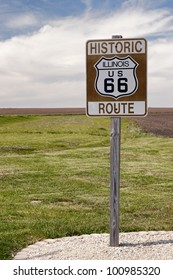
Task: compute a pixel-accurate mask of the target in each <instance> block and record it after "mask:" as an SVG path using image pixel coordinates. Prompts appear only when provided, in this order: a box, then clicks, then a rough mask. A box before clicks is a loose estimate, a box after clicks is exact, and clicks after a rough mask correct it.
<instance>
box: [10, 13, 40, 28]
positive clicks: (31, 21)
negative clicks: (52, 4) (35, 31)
mask: <svg viewBox="0 0 173 280" xmlns="http://www.w3.org/2000/svg"><path fill="white" fill-rule="evenodd" d="M37 23H38V19H37V17H36V16H35V15H34V14H32V13H25V14H21V15H18V14H17V15H15V16H11V17H9V18H8V20H7V21H6V23H5V25H6V27H9V28H12V29H16V28H18V29H23V28H26V27H31V26H35V25H36V24H37Z"/></svg>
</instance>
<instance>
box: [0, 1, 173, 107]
mask: <svg viewBox="0 0 173 280" xmlns="http://www.w3.org/2000/svg"><path fill="white" fill-rule="evenodd" d="M117 34H118V35H119V34H120V35H122V36H123V38H146V40H147V41H148V106H149V107H173V77H172V76H173V55H172V52H173V1H172V0H103V1H102V0H73V1H72V0H37V1H36V0H0V108H24V107H25V108H60V107H85V106H86V54H85V52H86V51H85V48H86V41H87V40H90V39H109V38H111V37H112V35H117Z"/></svg>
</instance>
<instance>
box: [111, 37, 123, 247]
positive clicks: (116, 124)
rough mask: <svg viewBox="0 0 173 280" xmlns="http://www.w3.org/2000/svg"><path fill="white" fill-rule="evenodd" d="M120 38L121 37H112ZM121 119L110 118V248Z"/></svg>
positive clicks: (114, 234) (115, 240) (115, 224)
mask: <svg viewBox="0 0 173 280" xmlns="http://www.w3.org/2000/svg"><path fill="white" fill-rule="evenodd" d="M114 38H116V39H117V38H122V36H121V35H115V36H112V39H114ZM120 136H121V118H120V117H111V133H110V138H111V139H110V246H112V247H118V246H119V195H120V138H121V137H120Z"/></svg>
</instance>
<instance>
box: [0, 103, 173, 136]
mask: <svg viewBox="0 0 173 280" xmlns="http://www.w3.org/2000/svg"><path fill="white" fill-rule="evenodd" d="M60 114H85V108H3V109H1V108H0V115H60ZM133 119H135V120H136V121H137V123H138V124H139V125H140V126H141V128H142V129H143V130H144V131H146V132H150V133H153V134H156V135H161V136H165V137H171V138H173V108H149V113H148V115H147V116H146V117H134V118H133Z"/></svg>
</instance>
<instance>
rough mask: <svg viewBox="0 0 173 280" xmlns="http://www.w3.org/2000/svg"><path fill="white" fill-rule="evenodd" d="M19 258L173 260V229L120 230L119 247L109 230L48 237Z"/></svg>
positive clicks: (29, 247)
mask: <svg viewBox="0 0 173 280" xmlns="http://www.w3.org/2000/svg"><path fill="white" fill-rule="evenodd" d="M14 259H15V260H114V259H116V260H173V231H148V232H130V233H120V245H119V247H110V246H109V234H91V235H81V236H73V237H63V238H57V239H45V240H43V241H40V242H37V243H35V244H33V245H30V246H28V247H27V248H25V249H23V250H22V251H21V252H19V253H18V254H17V255H16V256H15V257H14Z"/></svg>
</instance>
